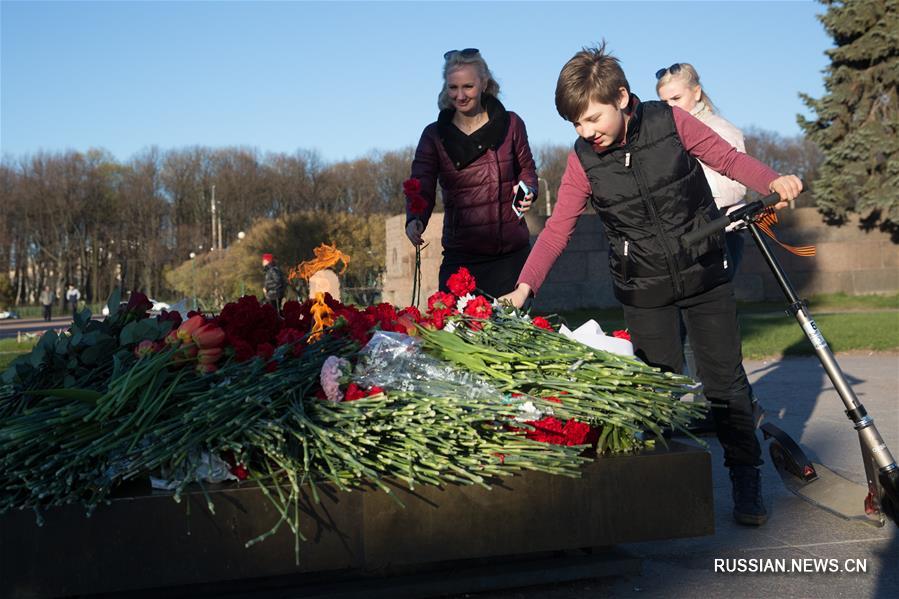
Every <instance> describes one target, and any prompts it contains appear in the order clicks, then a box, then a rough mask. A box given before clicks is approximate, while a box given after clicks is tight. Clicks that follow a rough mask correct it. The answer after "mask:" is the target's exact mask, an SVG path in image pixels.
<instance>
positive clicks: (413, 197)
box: [403, 177, 428, 216]
mask: <svg viewBox="0 0 899 599" xmlns="http://www.w3.org/2000/svg"><path fill="white" fill-rule="evenodd" d="M403 194H405V196H406V211H407V212H408V213H409V214H413V215H415V216H421V215H422V214H424V213H425V212H426V211H427V209H428V201H427V200H425V198H424V196H422V195H421V181H419V180H418V179H416V178H415V177H412V178H410V179H406V180H405V181H403Z"/></svg>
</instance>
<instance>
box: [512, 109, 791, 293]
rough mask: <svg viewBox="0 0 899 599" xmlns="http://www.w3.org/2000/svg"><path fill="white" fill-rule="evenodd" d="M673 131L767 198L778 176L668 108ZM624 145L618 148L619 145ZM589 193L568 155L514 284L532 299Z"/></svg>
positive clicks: (682, 112)
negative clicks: (555, 192)
mask: <svg viewBox="0 0 899 599" xmlns="http://www.w3.org/2000/svg"><path fill="white" fill-rule="evenodd" d="M672 113H673V115H674V125H675V127H676V128H677V133H678V136H679V137H680V139H681V143H682V144H683V146H684V149H685V150H686V151H687V152H688V153H689V154H691V155H692V156H694V157H695V158H698V159H699V160H701V161H702V162H704V163H705V164H707V165H708V166H709V167H711V168H713V169H714V170H716V171H718V172H719V173H721V174H723V175H725V176H727V177H729V178H731V179H734V180H736V181H739V182H740V183H742V184H743V185H745V186H746V187H749V188H750V189H753V190H755V191H757V192H759V193H762V194H767V193H769V189H768V186H769V185H770V184H771V182H772V181H773V180H774V179H776V178H777V177H778V176H779V175H778V174H777V172H775V171H774V170H772V169H771V168H769V167H768V166H767V165H765V164H763V163H761V162H759V161H758V160H756V159H755V158H753V157H752V156H749V155H747V154H743V153H742V152H738V151H737V150H736V149H735V148H734V147H733V146H731V145H730V144H729V143H728V142H726V141H725V140H724V139H722V138H721V137H720V136H719V135H718V134H717V133H715V132H714V131H712V129H711V128H709V127H708V126H707V125H705V124H704V123H702V122H701V121H700V120H699V119H697V118H695V117H693V116H692V115H690V113H688V112H686V111H685V110H682V109H680V108H677V107H674V108H673V110H672ZM622 143H624V142H622ZM590 195H591V189H590V181H589V180H588V179H587V174H586V173H585V172H584V168H583V166H581V162H580V160H578V157H577V155H576V154H575V153H574V152H573V151H572V152H571V153H570V154H568V164H567V165H566V166H565V173H564V174H563V175H562V184H561V185H560V186H559V193H558V195H557V196H556V197H557V198H558V200H557V201H556V204H555V206H554V207H553V214H552V216H551V217H549V219H548V220H547V221H546V227H545V228H544V229H543V231H542V232H541V233H540V235H539V237H537V243H536V244H534V247H533V249H532V250H531V254H530V257H528V261H527V262H526V263H525V265H524V268H522V269H521V274H520V275H519V276H518V283H519V284H520V283H527V284H528V285H529V286H530V287H531V290H532V292H533V293H534V294H536V293H537V290H538V289H540V286H541V285H543V281H544V280H545V279H546V276H547V275H548V274H549V271H550V269H551V268H552V267H553V264H555V263H556V260H557V259H558V257H559V255H560V254H561V253H562V251H563V250H564V249H565V246H567V245H568V241H569V240H570V239H571V234H572V233H573V232H574V227H575V225H576V224H577V219H578V217H580V215H581V214H583V213H584V210H585V209H586V208H587V201H588V200H589V199H590Z"/></svg>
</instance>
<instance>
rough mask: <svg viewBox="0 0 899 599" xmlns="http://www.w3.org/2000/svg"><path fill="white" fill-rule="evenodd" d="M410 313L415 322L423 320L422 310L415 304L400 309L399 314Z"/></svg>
mask: <svg viewBox="0 0 899 599" xmlns="http://www.w3.org/2000/svg"><path fill="white" fill-rule="evenodd" d="M407 314H408V315H409V316H411V317H412V319H413V320H414V321H415V322H421V311H420V310H419V309H418V308H416V307H415V306H409V307H408V308H403V309H402V310H400V311H399V314H398V315H397V316H406V315H407Z"/></svg>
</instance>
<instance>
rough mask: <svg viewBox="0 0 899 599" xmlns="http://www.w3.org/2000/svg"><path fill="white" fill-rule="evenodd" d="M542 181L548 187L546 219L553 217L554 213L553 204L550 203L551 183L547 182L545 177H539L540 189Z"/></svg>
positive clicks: (538, 184)
mask: <svg viewBox="0 0 899 599" xmlns="http://www.w3.org/2000/svg"><path fill="white" fill-rule="evenodd" d="M541 181H543V183H544V184H545V185H546V218H549V217H550V216H552V213H553V207H552V204H551V203H550V193H549V181H547V180H546V179H544V178H543V177H537V187H538V188H539V186H540V182H541Z"/></svg>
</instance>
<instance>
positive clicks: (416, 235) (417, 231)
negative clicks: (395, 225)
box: [406, 218, 425, 245]
mask: <svg viewBox="0 0 899 599" xmlns="http://www.w3.org/2000/svg"><path fill="white" fill-rule="evenodd" d="M424 232H425V226H424V224H422V222H421V221H420V220H418V219H417V218H416V219H413V220H410V221H409V224H408V225H406V237H408V238H409V241H411V242H412V245H421V241H422V239H421V234H422V233H424Z"/></svg>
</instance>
